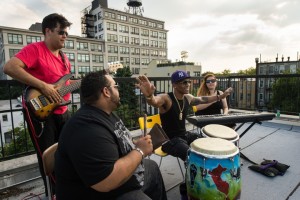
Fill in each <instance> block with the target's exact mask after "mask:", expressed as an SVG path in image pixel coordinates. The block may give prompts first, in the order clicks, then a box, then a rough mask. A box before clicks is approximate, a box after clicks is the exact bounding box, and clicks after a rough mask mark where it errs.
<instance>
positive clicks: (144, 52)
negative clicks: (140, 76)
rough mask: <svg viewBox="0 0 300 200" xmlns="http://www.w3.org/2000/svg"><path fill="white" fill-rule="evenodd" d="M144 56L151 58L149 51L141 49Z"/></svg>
mask: <svg viewBox="0 0 300 200" xmlns="http://www.w3.org/2000/svg"><path fill="white" fill-rule="evenodd" d="M141 54H142V56H149V49H141Z"/></svg>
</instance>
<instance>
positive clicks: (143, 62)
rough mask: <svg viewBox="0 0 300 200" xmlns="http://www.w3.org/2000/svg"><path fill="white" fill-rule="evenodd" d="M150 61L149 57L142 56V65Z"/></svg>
mask: <svg viewBox="0 0 300 200" xmlns="http://www.w3.org/2000/svg"><path fill="white" fill-rule="evenodd" d="M149 63H150V60H149V58H142V65H148V64H149Z"/></svg>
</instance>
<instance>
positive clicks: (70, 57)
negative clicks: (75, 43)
mask: <svg viewBox="0 0 300 200" xmlns="http://www.w3.org/2000/svg"><path fill="white" fill-rule="evenodd" d="M65 54H66V56H67V57H68V59H69V60H70V61H75V54H74V53H68V52H65Z"/></svg>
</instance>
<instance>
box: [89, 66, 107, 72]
mask: <svg viewBox="0 0 300 200" xmlns="http://www.w3.org/2000/svg"><path fill="white" fill-rule="evenodd" d="M92 68H93V72H97V71H101V70H103V69H104V67H101V66H93V67H92Z"/></svg>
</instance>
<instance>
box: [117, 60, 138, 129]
mask: <svg viewBox="0 0 300 200" xmlns="http://www.w3.org/2000/svg"><path fill="white" fill-rule="evenodd" d="M131 76H132V72H131V71H130V67H129V66H127V67H123V68H119V69H118V70H117V72H116V74H115V77H131ZM118 84H119V93H120V96H121V97H122V98H121V106H120V107H119V108H118V109H117V113H118V115H119V116H120V117H121V118H122V119H127V120H125V121H124V124H125V126H127V127H132V125H134V126H136V125H137V120H130V119H137V118H138V117H139V110H138V107H137V105H138V97H137V95H136V94H135V85H134V83H132V84H130V83H128V81H123V82H120V83H118Z"/></svg>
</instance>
